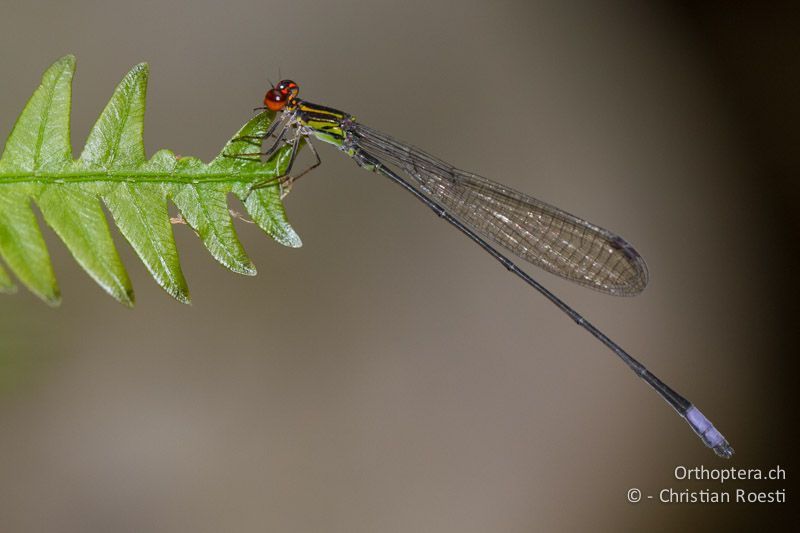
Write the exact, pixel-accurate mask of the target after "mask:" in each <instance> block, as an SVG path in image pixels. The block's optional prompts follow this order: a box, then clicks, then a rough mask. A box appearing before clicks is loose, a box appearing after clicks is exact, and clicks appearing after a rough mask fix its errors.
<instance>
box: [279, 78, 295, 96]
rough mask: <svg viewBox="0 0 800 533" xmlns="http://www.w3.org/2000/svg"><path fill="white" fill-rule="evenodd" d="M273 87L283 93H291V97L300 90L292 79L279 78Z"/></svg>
mask: <svg viewBox="0 0 800 533" xmlns="http://www.w3.org/2000/svg"><path fill="white" fill-rule="evenodd" d="M275 88H276V89H278V90H279V91H280V92H282V93H283V94H288V95H291V97H295V96H297V93H299V92H300V87H299V86H298V85H297V84H296V83H295V82H293V81H292V80H281V82H280V83H279V84H278V86H277V87H275Z"/></svg>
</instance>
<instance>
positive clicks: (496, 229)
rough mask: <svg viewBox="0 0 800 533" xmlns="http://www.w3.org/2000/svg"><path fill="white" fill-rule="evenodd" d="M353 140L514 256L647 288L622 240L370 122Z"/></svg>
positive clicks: (615, 287) (571, 276)
mask: <svg viewBox="0 0 800 533" xmlns="http://www.w3.org/2000/svg"><path fill="white" fill-rule="evenodd" d="M351 134H352V135H353V141H354V142H355V143H357V144H358V145H359V146H360V147H361V148H363V149H364V150H365V151H366V152H368V153H370V154H372V155H373V156H374V157H376V158H377V159H379V160H382V161H384V162H387V163H391V164H393V165H395V166H397V167H398V168H400V169H402V170H403V171H405V172H406V173H407V174H408V175H409V176H411V177H412V178H413V179H414V182H415V183H416V185H417V188H418V190H419V191H420V192H422V193H423V194H424V195H425V196H428V197H429V198H431V199H432V200H434V201H436V202H437V203H439V204H440V205H441V206H442V207H444V208H445V209H447V210H448V211H449V212H450V214H452V215H453V216H455V217H456V218H458V219H459V220H460V221H461V222H463V223H464V224H466V225H468V226H469V227H470V228H471V229H472V230H474V231H475V232H476V233H478V234H479V235H481V236H482V237H484V238H485V239H487V240H488V241H491V242H493V243H495V244H497V245H499V246H501V247H503V248H505V249H506V250H508V251H509V252H511V253H513V254H514V255H516V256H518V257H521V258H522V259H525V260H526V261H528V262H530V263H532V264H534V265H536V266H538V267H541V268H543V269H544V270H547V271H548V272H552V273H553V274H556V275H558V276H561V277H563V278H565V279H568V280H570V281H574V282H575V283H579V284H581V285H585V286H587V287H591V288H593V289H596V290H598V291H601V292H604V293H607V294H614V295H620V296H632V295H635V294H638V293H640V292H641V291H642V290H643V289H644V287H645V286H646V285H647V281H648V274H647V266H646V265H645V263H644V260H643V259H642V257H641V256H640V255H639V254H638V253H637V252H636V250H634V248H633V246H631V245H630V244H628V242H626V241H625V240H624V239H623V238H622V237H619V236H618V235H616V234H614V233H612V232H610V231H608V230H606V229H603V228H601V227H598V226H595V225H594V224H591V223H589V222H586V221H585V220H582V219H580V218H578V217H576V216H574V215H571V214H569V213H567V212H565V211H562V210H561V209H558V208H557V207H554V206H552V205H549V204H547V203H545V202H542V201H540V200H537V199H536V198H533V197H531V196H528V195H526V194H523V193H521V192H518V191H515V190H513V189H511V188H509V187H506V186H504V185H501V184H499V183H496V182H493V181H491V180H489V179H487V178H483V177H481V176H478V175H475V174H472V173H469V172H465V171H463V170H459V169H457V168H454V167H453V166H452V165H449V164H447V163H445V162H444V161H442V160H440V159H438V158H436V157H433V156H432V155H430V154H427V153H425V152H423V151H422V150H419V149H417V148H414V147H412V146H409V145H407V144H405V143H403V142H401V141H398V140H396V139H393V138H392V137H390V136H388V135H386V134H384V133H381V132H379V131H376V130H374V129H372V128H369V127H367V126H364V125H362V124H357V123H356V124H354V125H353V127H352V129H351Z"/></svg>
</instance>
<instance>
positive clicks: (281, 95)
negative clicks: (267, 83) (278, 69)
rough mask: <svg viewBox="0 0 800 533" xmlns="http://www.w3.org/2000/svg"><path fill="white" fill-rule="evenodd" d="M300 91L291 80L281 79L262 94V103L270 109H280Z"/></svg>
mask: <svg viewBox="0 0 800 533" xmlns="http://www.w3.org/2000/svg"><path fill="white" fill-rule="evenodd" d="M299 92H300V87H299V86H298V85H297V84H296V83H295V82H293V81H292V80H283V81H281V82H280V83H278V85H276V86H273V87H272V88H271V89H270V90H269V91H267V94H266V95H265V96H264V105H265V106H267V109H269V110H270V111H281V110H282V109H283V108H284V107H286V104H288V103H289V102H291V101H292V100H293V99H294V98H295V97H296V96H297V93H299Z"/></svg>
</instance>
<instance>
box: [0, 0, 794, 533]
mask: <svg viewBox="0 0 800 533" xmlns="http://www.w3.org/2000/svg"><path fill="white" fill-rule="evenodd" d="M564 4H565V3H562V2H556V1H552V2H523V1H492V2H489V1H470V2H463V1H446V2H445V1H441V2H417V1H407V2H374V1H373V2H366V1H361V2H359V1H347V2H312V1H307V0H294V1H292V2H274V1H271V0H258V1H244V0H231V1H229V2H226V3H223V2H211V1H202V2H198V1H195V2H188V1H175V2H170V3H168V4H166V5H165V3H163V2H154V1H139V2H92V1H89V0H82V1H75V2H56V1H50V2H41V1H35V0H31V1H28V2H25V3H24V5H23V4H22V3H16V2H11V1H9V0H3V5H2V7H3V18H2V19H1V20H0V49H2V50H3V52H2V53H1V54H0V72H3V77H2V82H0V83H1V84H2V95H1V96H0V132H2V136H5V135H7V134H8V132H9V131H10V130H11V127H12V125H13V121H14V120H15V118H16V116H17V114H18V113H19V111H20V110H21V109H22V106H23V105H24V103H25V101H26V100H27V98H28V97H29V96H30V94H31V93H32V91H33V90H34V88H35V87H36V85H37V84H38V81H39V77H40V75H41V72H42V71H43V70H44V69H45V68H46V67H47V66H48V65H49V64H50V62H52V61H53V60H55V59H56V58H58V57H60V56H62V55H64V54H66V53H74V54H76V55H77V57H78V73H77V76H76V79H75V87H74V104H73V124H72V126H73V127H72V130H73V146H74V147H75V152H76V154H77V153H79V151H80V149H81V147H82V144H83V141H84V140H85V137H86V134H87V132H88V129H89V128H90V127H91V125H92V123H93V121H94V119H95V118H96V117H97V114H98V113H99V111H100V110H101V109H102V107H103V106H104V105H105V103H106V101H107V99H108V98H109V96H110V94H111V91H112V90H113V88H114V86H115V85H116V83H117V82H118V81H119V79H120V78H121V76H122V75H123V74H124V73H125V72H126V71H127V70H128V69H129V68H130V67H131V66H132V65H134V64H135V63H137V62H139V61H144V60H146V61H149V62H150V65H151V69H152V75H151V83H150V90H149V99H148V106H149V107H148V113H147V125H146V134H145V142H146V145H147V148H148V151H149V153H153V152H154V151H155V150H156V149H157V148H161V147H168V148H171V149H173V150H174V151H175V152H176V153H179V154H185V155H196V156H199V157H202V158H204V159H209V158H211V157H213V156H214V155H215V154H216V151H217V150H219V148H220V147H221V146H222V143H223V142H224V141H225V140H226V139H227V138H228V137H229V136H230V134H232V133H233V132H234V131H236V129H237V128H238V127H239V126H240V125H241V124H242V123H243V122H244V121H246V120H247V119H248V118H249V117H250V116H251V111H250V110H251V108H252V107H254V106H256V105H259V103H260V100H261V98H262V96H263V92H264V90H265V87H266V85H267V78H269V79H272V80H273V81H274V80H277V79H278V77H279V71H280V73H281V75H283V76H284V77H291V78H293V79H295V80H296V81H298V82H299V83H300V84H301V86H302V90H303V92H302V95H303V96H305V97H307V98H308V99H310V100H312V101H317V102H319V103H323V104H326V105H331V106H334V107H338V108H340V109H344V110H346V111H349V112H352V113H354V114H356V115H357V116H358V117H359V118H360V119H361V120H362V121H363V122H365V123H367V124H369V125H372V126H374V127H377V128H379V129H382V130H384V131H386V132H389V133H391V134H393V135H395V136H397V137H399V138H401V139H406V140H409V141H412V142H413V143H414V144H417V145H418V146H420V147H423V148H426V149H428V150H430V151H431V152H432V153H435V154H437V155H439V156H441V157H443V158H444V159H446V160H448V161H452V162H454V163H456V164H458V165H459V166H461V167H463V168H467V169H470V170H474V171H476V172H478V173H481V174H484V175H487V176H489V177H492V178H494V179H497V180H498V181H501V182H504V183H507V184H509V185H511V186H513V187H515V188H517V189H520V190H523V191H527V192H530V193H532V194H534V195H536V196H538V197H540V198H542V199H544V200H547V201H549V202H552V203H554V204H556V205H558V206H560V207H562V208H564V209H567V210H569V211H572V212H574V213H576V214H578V215H581V216H583V217H586V218H588V219H589V220H591V221H593V222H596V223H597V224H600V225H603V226H606V227H608V228H611V229H613V230H616V231H618V232H619V233H621V234H622V235H624V236H625V237H626V238H627V239H629V240H630V241H631V242H633V243H634V244H635V245H636V246H637V248H638V249H639V250H640V251H641V253H642V254H643V255H644V257H645V258H646V259H647V261H648V264H649V267H650V272H651V276H652V282H651V285H650V287H649V288H648V289H647V291H645V293H644V294H642V295H641V296H639V297H637V298H634V299H614V298H611V297H607V296H603V295H600V294H596V293H593V292H592V291H589V290H586V289H582V288H580V287H575V286H571V285H570V284H568V283H566V282H562V281H560V280H557V279H555V278H553V277H552V276H549V275H547V274H543V273H540V272H535V274H536V275H537V277H538V278H539V279H541V280H542V281H543V282H544V283H545V284H546V285H547V286H548V287H550V288H552V289H553V290H554V291H555V292H556V293H557V294H559V295H561V296H562V297H564V298H565V299H566V300H567V301H568V302H570V303H572V304H574V305H575V307H576V308H577V309H578V310H580V311H581V312H583V313H585V315H586V316H587V317H588V318H589V319H590V320H593V321H594V322H595V323H596V324H597V325H598V326H599V327H601V328H602V329H603V330H604V331H606V332H607V333H608V334H609V335H610V336H611V337H612V338H614V339H616V340H617V341H619V342H620V343H621V344H622V345H623V346H625V347H626V348H628V349H629V350H630V351H631V352H632V353H633V354H634V355H636V356H637V357H640V358H641V359H642V360H643V362H644V363H645V364H647V365H648V367H650V368H651V369H652V370H653V371H654V372H655V373H656V374H658V375H659V376H660V377H662V378H663V379H664V380H665V381H667V382H668V383H670V384H672V385H673V386H674V387H675V388H676V389H678V390H679V391H680V392H682V393H684V394H685V395H686V396H687V397H689V398H690V399H691V400H692V401H693V402H695V403H696V404H697V405H698V406H699V407H700V408H701V409H702V410H703V411H704V412H705V413H706V414H707V415H708V416H709V418H711V419H712V420H713V421H714V422H715V424H716V425H717V426H718V427H719V428H720V429H721V430H722V431H723V432H724V433H725V434H726V436H727V437H728V438H729V440H730V441H731V443H732V444H733V445H734V447H735V448H736V451H737V455H736V456H735V457H734V459H733V460H731V461H730V462H724V461H722V460H719V459H717V458H716V457H715V456H714V455H713V454H712V453H711V452H710V451H709V450H707V449H705V448H704V447H703V446H702V444H701V443H700V442H699V440H698V439H697V438H695V437H694V436H693V435H692V434H691V431H690V430H689V428H688V427H687V426H686V425H685V424H684V423H683V422H682V421H681V420H680V419H679V418H678V417H676V416H675V415H674V413H672V412H671V411H670V409H669V408H667V407H666V406H665V405H664V404H663V402H662V401H661V400H659V399H658V398H657V397H656V395H655V394H653V393H652V392H651V391H650V390H648V388H647V387H646V386H644V384H642V383H641V382H640V381H638V380H636V379H635V378H634V377H633V375H632V374H631V373H630V372H629V371H628V370H627V369H625V368H624V367H623V365H622V364H621V363H620V362H619V361H617V360H616V359H615V358H614V357H613V356H612V355H611V354H610V353H609V352H608V351H607V350H605V349H604V348H603V347H602V346H601V345H600V344H599V343H597V342H596V341H594V340H593V339H592V338H591V337H590V336H589V335H587V334H585V333H584V332H582V331H581V330H579V329H578V328H576V327H575V326H574V324H572V323H571V322H570V321H569V320H568V319H567V318H566V317H564V316H563V315H561V313H559V312H558V311H557V310H556V309H555V308H554V307H553V306H552V305H550V304H548V303H547V302H546V301H545V300H544V299H543V298H541V297H539V296H537V295H536V294H535V293H533V291H531V290H527V289H525V288H524V287H523V286H522V284H521V282H519V281H518V280H516V279H514V278H513V277H511V276H509V275H508V274H507V273H506V272H505V271H504V270H503V269H502V268H500V267H499V266H498V265H497V264H496V263H495V262H494V261H492V260H491V259H490V258H488V257H487V256H486V255H485V254H483V253H482V252H481V251H480V250H479V249H478V248H477V247H475V246H474V245H472V244H470V243H469V242H468V241H467V240H466V239H464V238H463V237H461V236H459V235H458V234H457V233H456V232H455V231H454V230H452V229H451V228H449V227H447V225H445V224H443V223H442V222H440V221H439V220H437V219H436V218H435V217H434V216H432V215H431V214H430V213H429V212H428V211H427V210H426V209H425V208H424V207H422V206H421V205H419V204H418V203H417V202H416V201H415V200H413V199H412V198H411V197H410V196H409V195H407V194H405V193H403V192H401V191H400V190H399V189H398V188H397V187H395V186H392V185H391V184H389V183H388V182H387V181H386V180H383V179H381V178H380V177H378V176H375V175H371V174H369V173H366V172H364V171H361V170H359V169H358V168H356V166H355V165H354V164H353V163H352V162H350V161H348V160H347V158H345V157H343V156H342V155H341V154H338V153H336V152H335V151H334V150H332V149H329V148H326V147H322V148H321V149H322V157H323V158H324V165H323V167H322V168H320V169H318V170H317V171H315V172H314V173H313V175H312V176H311V177H308V178H306V179H304V180H302V181H301V182H300V183H298V184H297V185H296V186H295V188H294V190H293V191H292V194H291V195H290V196H289V197H288V199H287V201H286V204H287V209H288V212H289V216H290V218H291V220H292V222H293V224H294V226H295V228H296V229H297V230H298V232H299V233H300V235H301V237H302V238H303V240H304V247H303V248H301V249H299V250H290V249H284V248H281V247H280V246H279V245H277V244H275V243H273V242H271V241H269V240H268V239H267V238H265V237H264V236H263V235H262V234H260V232H259V231H258V230H257V229H255V228H254V227H252V226H250V225H246V224H239V229H240V236H241V238H242V240H243V242H244V243H245V245H246V247H247V249H248V251H249V252H250V254H251V257H252V258H253V259H254V261H255V262H256V264H257V266H258V268H259V275H258V277H256V278H246V277H237V276H236V275H234V274H231V273H228V272H226V271H224V270H223V269H222V268H221V267H219V266H218V265H217V264H216V263H215V262H214V261H213V260H212V259H211V258H210V256H209V255H208V254H207V253H206V252H205V250H204V249H203V247H202V245H201V244H200V242H199V240H197V239H196V238H195V236H194V235H193V234H192V233H191V231H190V230H188V229H187V228H185V227H176V229H175V231H176V234H177V239H178V244H179V248H180V251H181V254H182V260H183V264H184V270H185V272H186V274H187V277H188V279H189V282H190V284H191V288H192V294H193V297H194V303H193V305H192V306H182V305H181V304H178V303H177V302H175V301H173V300H172V299H171V298H170V297H169V296H167V295H166V294H165V293H163V292H162V291H161V290H160V289H159V288H158V287H157V286H156V285H155V283H154V282H153V281H152V280H151V279H149V276H148V275H147V273H146V271H145V269H144V268H143V267H142V265H141V263H139V262H138V260H137V259H136V258H135V257H134V256H133V254H132V253H131V251H130V249H129V248H128V247H127V245H126V244H125V243H124V242H123V241H122V239H119V243H120V249H121V251H122V253H123V258H124V260H125V261H126V264H127V266H128V269H129V271H130V272H131V275H132V277H133V280H134V284H135V287H136V291H137V301H138V303H137V307H136V308H135V309H134V310H132V311H131V310H127V309H124V308H122V307H121V306H120V305H118V304H116V303H115V302H114V301H113V300H112V299H111V298H110V297H108V296H106V295H105V294H104V293H103V292H102V291H101V290H100V289H99V288H98V287H96V286H95V285H94V284H93V282H91V281H90V279H89V278H88V276H86V275H85V274H84V273H83V272H82V271H81V270H80V268H79V267H78V265H77V264H76V263H75V261H74V260H72V259H71V258H70V257H69V256H68V254H67V252H66V251H65V248H64V246H63V244H61V243H60V242H58V240H57V239H56V238H54V235H53V234H52V232H50V231H49V230H47V231H48V233H47V238H48V242H49V243H50V249H51V254H52V255H53V260H54V263H55V266H56V271H57V274H58V276H59V281H60V283H61V288H62V292H63V296H64V303H63V304H62V306H61V307H60V308H58V309H50V308H48V307H46V306H45V305H44V304H42V303H40V302H38V301H36V300H35V299H34V298H33V297H32V296H31V295H30V294H29V293H27V292H25V291H21V292H20V293H19V294H17V295H15V296H3V297H2V298H0V317H2V318H0V531H3V532H4V533H5V532H34V531H35V532H42V531H46V532H105V531H114V532H122V531H137V532H142V531H147V532H179V531H187V532H188V531H192V532H218V531H248V532H249V531H292V532H305V531H324V532H326V533H338V532H378V533H394V532H398V533H399V532H415V533H423V532H431V533H432V532H436V533H442V532H450V531H452V532H459V533H472V532H476V533H477V532H485V531H496V532H508V533H511V532H529V531H559V532H560V531H642V530H648V531H679V530H700V529H701V528H702V529H707V528H714V529H720V528H723V527H727V528H728V529H734V528H735V529H740V530H741V529H744V530H754V529H756V528H757V529H758V530H761V531H770V530H772V531H781V530H784V531H786V530H789V529H790V524H789V517H790V515H791V513H790V510H791V508H790V506H791V505H792V503H791V502H792V498H793V496H794V497H796V494H792V493H790V494H789V501H790V503H788V504H784V505H771V506H770V505H742V504H739V505H736V504H729V505H716V506H713V505H700V504H696V505H665V504H658V503H656V502H652V501H651V502H642V503H640V504H638V505H632V504H629V503H628V502H627V501H626V499H625V495H626V491H627V490H628V489H629V488H631V487H638V488H640V489H642V490H643V491H645V493H650V494H657V491H658V490H660V489H661V488H665V487H673V488H675V489H676V490H681V489H684V488H692V489H701V488H708V489H712V490H719V489H721V488H722V489H729V490H733V489H735V488H745V487H753V488H762V489H764V490H774V489H778V488H786V487H787V486H788V483H789V482H782V483H769V482H763V483H751V484H747V483H729V484H727V485H725V486H722V487H720V486H719V485H717V484H715V483H713V482H703V483H690V482H680V481H675V480H674V479H673V477H672V472H673V469H674V468H675V467H676V466H677V465H686V466H689V467H693V466H698V465H701V464H703V465H706V466H709V467H711V466H730V465H733V466H739V467H750V466H752V467H764V468H766V467H771V466H774V465H776V464H780V465H782V466H784V467H786V468H788V469H789V476H790V481H791V477H792V475H794V474H796V472H795V471H794V470H793V469H792V466H793V464H792V463H794V459H793V457H792V456H790V451H791V447H792V446H793V443H792V442H787V441H788V437H787V435H786V430H785V429H784V426H782V424H789V423H791V422H793V421H794V420H795V419H796V395H795V394H794V393H793V392H792V390H791V389H790V385H795V384H796V381H797V378H796V375H797V374H796V370H797V367H796V363H795V360H796V356H797V348H796V340H795V335H796V331H797V326H796V324H797V319H798V308H797V296H798V295H797V284H796V283H795V282H793V278H795V277H796V272H795V268H794V266H793V265H796V260H795V259H793V255H794V254H796V252H797V234H798V233H797V229H798V228H797V214H798V211H797V208H796V205H797V202H798V200H800V198H798V196H800V194H799V193H800V189H798V180H797V176H798V170H800V158H799V157H798V152H797V149H796V147H797V145H798V140H800V139H798V130H797V124H798V120H799V119H800V113H798V101H797V94H798V88H799V87H798V64H797V58H798V52H800V47H798V38H797V33H798V28H799V27H800V26H798V17H797V16H796V15H797V13H796V12H795V11H796V10H793V9H791V8H790V7H789V4H788V3H787V4H786V5H785V6H784V5H780V4H769V3H758V4H756V3H754V4H753V6H754V7H750V8H741V7H734V6H732V5H729V4H730V3H728V2H701V3H686V4H681V3H670V2H667V3H660V2H650V3H643V2H629V3H624V2H621V3H615V4H606V3H599V2H595V3H570V5H564ZM795 517H796V513H795ZM795 520H796V518H795Z"/></svg>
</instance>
